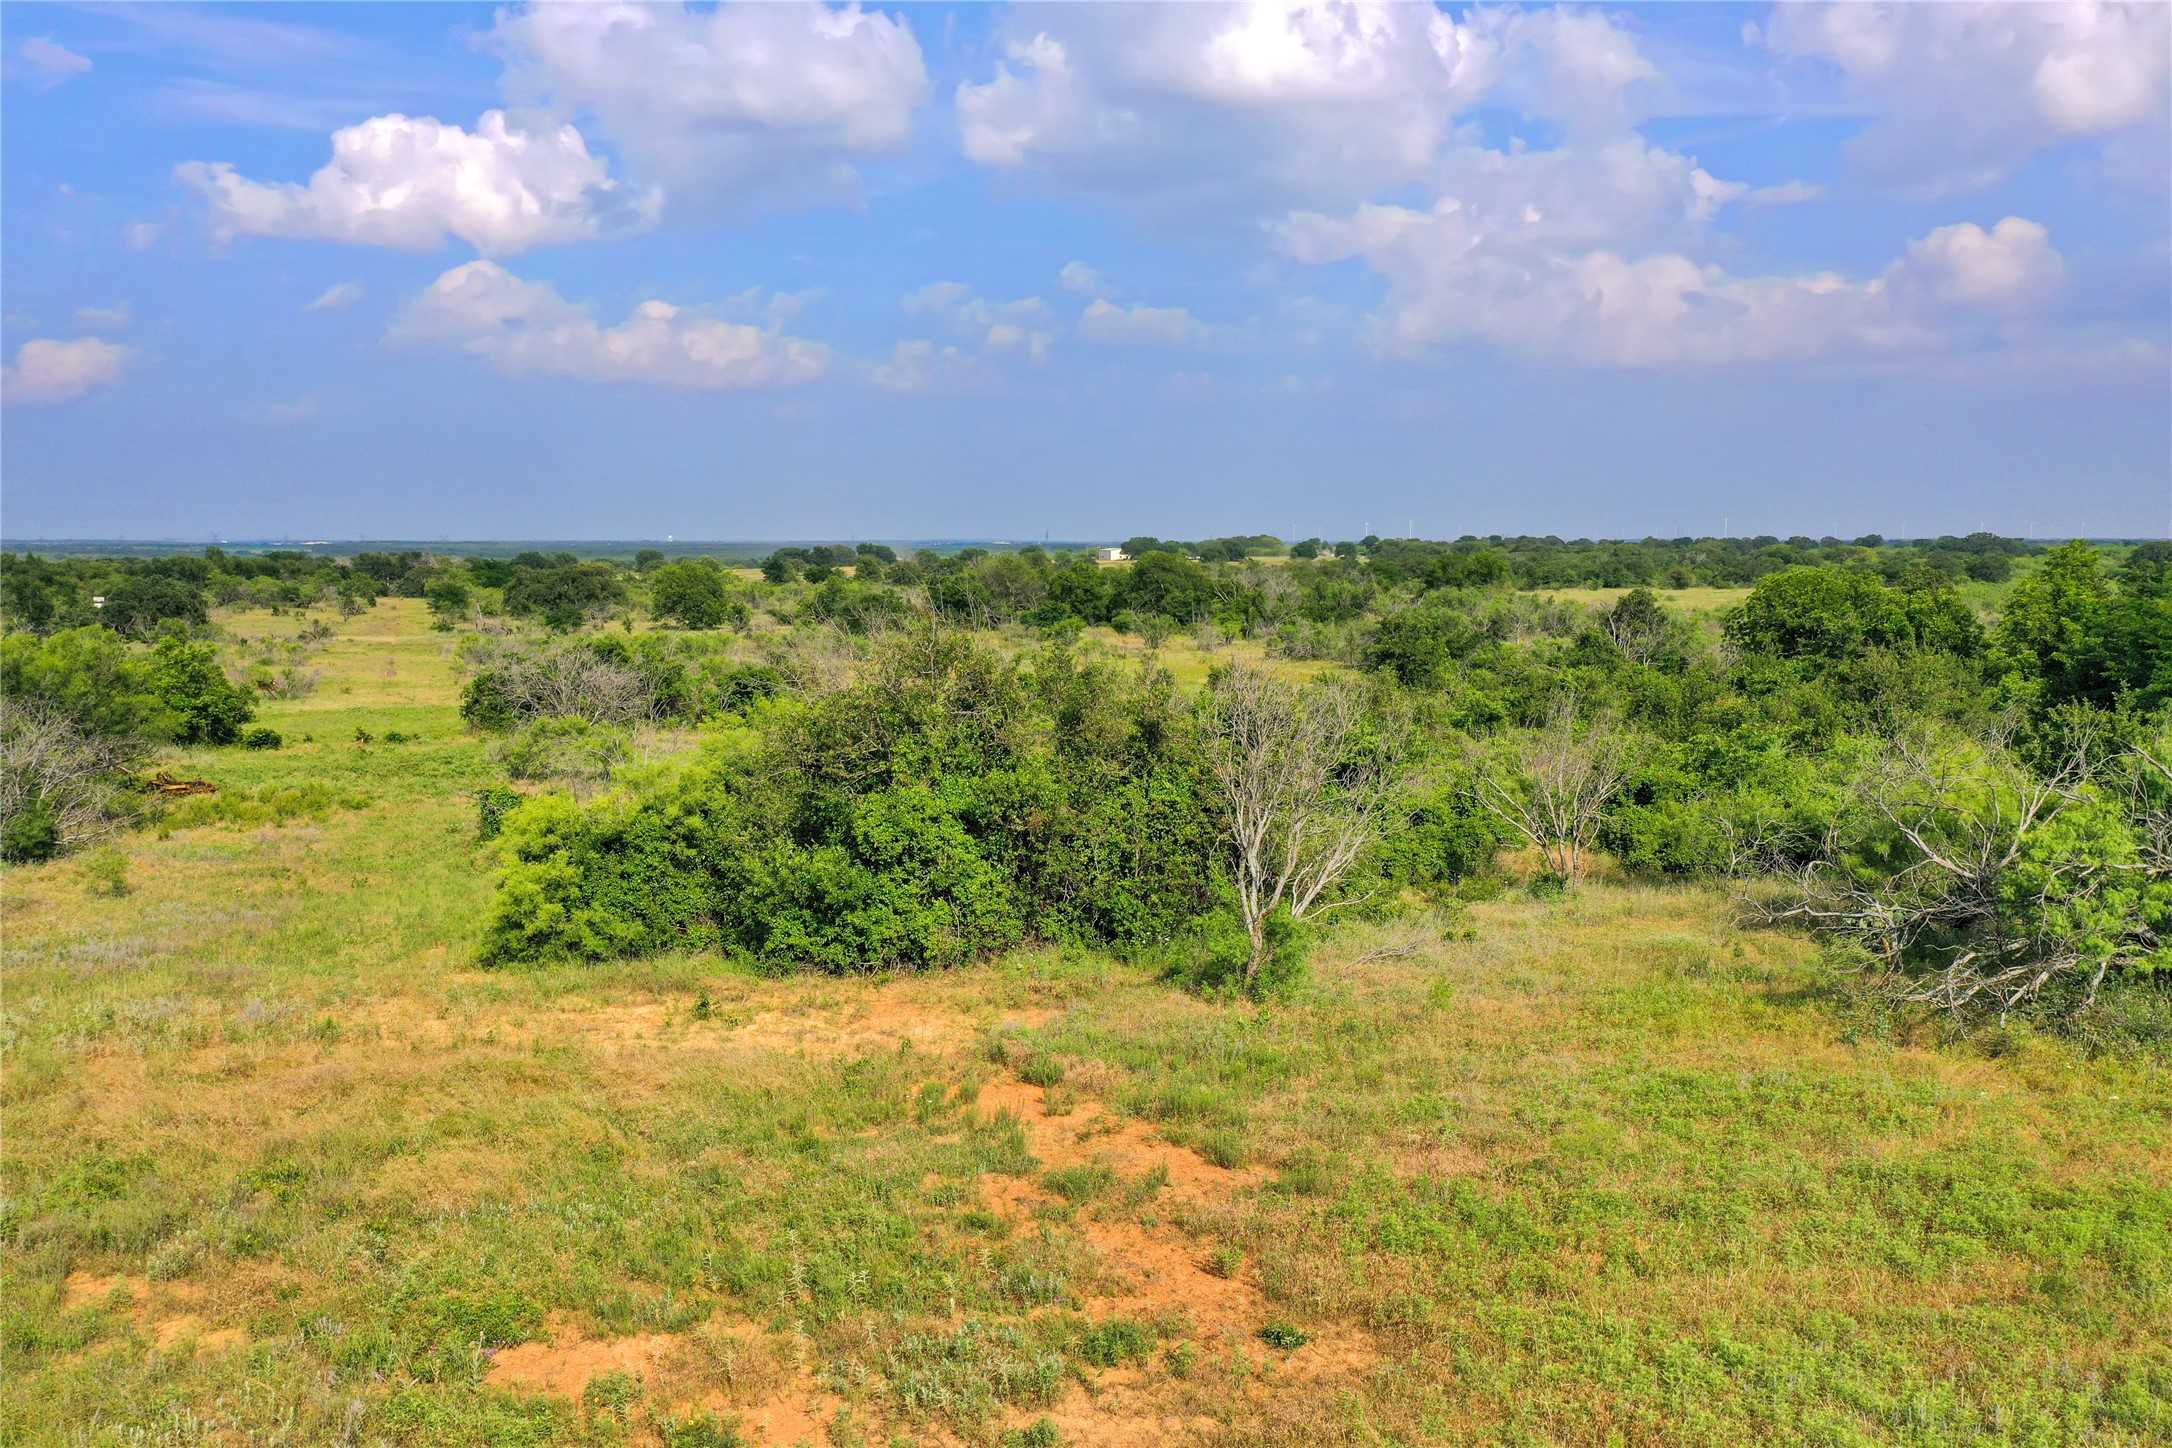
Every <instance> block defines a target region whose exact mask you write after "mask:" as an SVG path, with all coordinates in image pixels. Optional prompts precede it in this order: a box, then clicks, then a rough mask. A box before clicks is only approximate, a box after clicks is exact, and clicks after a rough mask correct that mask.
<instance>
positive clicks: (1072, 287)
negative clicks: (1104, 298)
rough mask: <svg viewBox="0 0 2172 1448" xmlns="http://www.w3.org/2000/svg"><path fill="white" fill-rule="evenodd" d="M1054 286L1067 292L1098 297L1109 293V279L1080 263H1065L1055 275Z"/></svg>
mask: <svg viewBox="0 0 2172 1448" xmlns="http://www.w3.org/2000/svg"><path fill="white" fill-rule="evenodd" d="M1056 284H1057V285H1058V286H1060V287H1062V288H1063V289H1064V290H1065V291H1067V292H1080V293H1083V294H1085V295H1086V296H1089V297H1091V296H1100V295H1102V294H1104V293H1106V292H1108V291H1109V289H1110V288H1109V279H1108V278H1107V277H1105V276H1103V275H1101V273H1099V272H1097V271H1095V270H1094V269H1093V268H1092V267H1090V266H1088V265H1086V263H1084V262H1082V261H1067V262H1065V263H1064V264H1063V270H1062V271H1060V272H1057V273H1056Z"/></svg>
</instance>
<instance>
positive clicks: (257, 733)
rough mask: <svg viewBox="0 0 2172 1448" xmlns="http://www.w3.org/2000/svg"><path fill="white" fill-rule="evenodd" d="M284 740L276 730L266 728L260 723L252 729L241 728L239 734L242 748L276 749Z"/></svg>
mask: <svg viewBox="0 0 2172 1448" xmlns="http://www.w3.org/2000/svg"><path fill="white" fill-rule="evenodd" d="M285 742H286V741H285V740H283V739H281V738H280V737H279V731H278V730H276V729H271V728H267V727H265V726H264V725H262V724H259V725H257V726H256V727H255V728H254V729H245V730H243V731H242V735H241V747H242V748H244V749H277V748H278V747H279V746H280V745H281V744H283V743H285Z"/></svg>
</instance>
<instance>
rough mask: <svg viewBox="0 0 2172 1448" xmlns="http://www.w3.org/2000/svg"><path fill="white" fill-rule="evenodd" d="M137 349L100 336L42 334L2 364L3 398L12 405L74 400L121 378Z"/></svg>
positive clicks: (33, 405)
mask: <svg viewBox="0 0 2172 1448" xmlns="http://www.w3.org/2000/svg"><path fill="white" fill-rule="evenodd" d="M132 355H133V353H132V352H131V350H130V349H129V348H127V347H123V346H120V345H119V344H117V343H113V342H106V341H102V340H100V339H99V338H97V337H78V338H76V339H75V340H74V341H72V342H61V341H56V340H54V339H53V338H50V337H40V338H37V339H36V340H35V341H30V342H25V343H23V345H22V346H20V347H18V348H16V350H15V361H14V362H13V363H12V364H10V365H9V366H7V367H5V368H0V398H5V400H6V402H7V404H8V406H10V407H49V406H52V405H53V404H55V403H61V402H73V401H75V400H76V399H77V398H79V397H82V396H84V395H85V394H87V393H90V392H95V391H96V390H97V389H99V388H101V387H109V386H111V385H112V384H114V383H116V382H118V381H120V380H121V373H122V371H123V370H124V369H125V368H126V367H127V365H128V359H129V358H130V356H132Z"/></svg>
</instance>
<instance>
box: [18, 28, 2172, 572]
mask: <svg viewBox="0 0 2172 1448" xmlns="http://www.w3.org/2000/svg"><path fill="white" fill-rule="evenodd" d="M0 56H4V59H0V200H4V206H0V361H4V365H5V372H4V375H0V397H4V401H5V411H4V413H0V533H4V534H5V536H6V537H7V538H8V539H10V540H24V539H35V538H63V537H72V538H83V537H95V538H172V539H184V540H199V539H200V540H207V541H208V540H212V539H216V538H222V537H225V538H277V537H295V538H305V537H313V538H353V537H399V538H413V539H430V538H440V537H443V538H558V539H565V538H633V537H664V536H667V535H670V536H676V537H679V538H687V539H693V538H706V539H717V538H732V539H761V538H809V537H841V538H894V539H910V538H934V537H985V538H1015V539H1025V538H1038V537H1042V536H1052V537H1055V538H1058V539H1088V538H1105V537H1107V538H1121V537H1125V536H1129V535H1132V534H1138V533H1151V534H1156V535H1159V536H1163V537H1202V536H1211V535H1220V534H1228V533H1239V532H1245V533H1249V532H1260V531H1264V532H1273V533H1278V534H1281V535H1284V536H1287V537H1304V536H1311V535H1318V536H1324V537H1347V536H1352V535H1361V534H1364V533H1381V534H1384V535H1399V534H1406V533H1411V534H1417V535H1420V536H1426V537H1455V536H1459V535H1462V534H1467V533H1475V534H1488V533H1531V534H1548V533H1552V534H1558V535H1560V536H1563V537H1641V536H1647V535H1659V536H1670V537H1671V536H1679V535H1684V534H1717V533H1723V532H1725V533H1733V534H1738V535H1754V534H1760V533H1772V534H1777V535H1781V536H1786V535H1790V534H1795V533H1807V534H1810V535H1812V536H1820V535H1825V534H1837V535H1840V536H1854V535H1856V534H1860V533H1865V532H1872V531H1876V532H1880V533H1884V534H1886V535H1888V536H1895V537H1905V536H1920V535H1924V534H1931V533H1941V532H1967V531H1972V530H1975V529H1978V528H1988V529H1993V530H1996V531H1999V532H2004V533H2010V534H2026V535H2029V536H2038V537H2049V536H2083V535H2085V536H2096V537H2110V536H2142V537H2163V536H2166V534H2167V532H2168V530H2172V7H2167V6H2165V5H2138V6H2132V7H2129V6H2122V5H2110V4H2074V5H2058V6H2033V5H2010V4H1988V5H1978V4H1913V5H1911V4H1902V5H1872V4H1846V5H1838V6H1826V5H1808V4H1804V5H1798V4H1782V5H1779V6H1772V5H1754V6H1701V5H1655V6H1632V7H1615V6H1597V7H1588V8H1586V7H1578V8H1562V7H1516V6H1499V7H1496V6H1470V7H1453V6H1448V7H1434V6H1428V5H1371V4H1349V5H1288V4H1257V5H1235V6H1224V5H1205V4H1194V5H1164V6H1130V5H1121V4H1108V5H1091V6H1066V5H1033V6H1019V7H1003V6H988V7H977V6H976V7H948V6H912V7H905V8H879V7H870V6H831V5H823V4H775V5H742V4H727V5H722V6H715V7H710V6H702V7H679V6H669V5H657V6H641V5H628V4H612V5H576V4H553V5H544V6H538V7H534V8H522V7H520V6H517V5H507V6H496V7H494V6H451V5H442V6H441V5H422V4H412V5H391V4H386V5H358V6H342V5H277V6H222V7H199V6H190V5H178V4H162V5H150V6H142V7H135V6H121V5H95V6H94V5H83V6H62V5H50V4H40V5H21V4H6V5H0Z"/></svg>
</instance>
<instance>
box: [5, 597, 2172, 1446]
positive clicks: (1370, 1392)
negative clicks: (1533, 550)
mask: <svg viewBox="0 0 2172 1448" xmlns="http://www.w3.org/2000/svg"><path fill="white" fill-rule="evenodd" d="M226 622H227V623H228V626H229V627H230V628H232V629H234V630H235V631H236V632H238V633H240V634H243V635H247V636H259V635H266V634H278V635H290V634H292V633H294V632H295V631H296V630H297V629H298V627H299V622H298V621H297V620H294V619H292V618H269V617H267V616H264V615H252V616H247V617H242V618H236V619H229V620H226ZM1172 647H1174V646H1172ZM308 665H309V667H311V668H314V669H316V670H317V671H319V673H320V675H321V682H320V684H319V686H318V688H317V689H316V691H315V692H314V693H313V694H312V695H310V696H309V697H307V698H304V699H299V700H295V701H291V702H274V703H270V704H268V705H266V706H265V708H264V710H263V719H264V721H265V722H267V723H269V724H271V725H272V726H273V727H275V728H277V729H279V730H280V731H281V732H282V734H284V735H285V736H286V740H287V744H286V747H284V748H282V749H280V750H278V751H275V752H247V751H241V750H217V751H209V750H206V751H192V752H182V753H178V754H176V755H174V756H172V757H170V758H168V759H166V760H164V761H162V764H163V766H164V767H167V768H170V769H171V770H172V771H173V772H174V773H176V774H178V775H187V776H201V777H204V778H208V779H210V780H212V781H214V782H215V783H217V785H218V786H219V788H220V793H219V795H218V796H216V797H213V800H211V801H192V802H191V807H193V808H194V809H195V810H196V815H195V816H194V817H195V818H197V819H199V820H200V821H201V822H199V823H197V824H195V825H193V826H192V827H187V828H174V829H172V830H170V831H167V832H164V833H161V832H157V831H145V832H140V833H137V834H134V835H131V836H127V837H125V838H124V839H123V840H122V841H121V842H120V843H119V845H118V847H117V848H118V852H119V855H120V869H119V872H118V878H119V879H120V880H121V881H122V882H124V883H125V893H120V894H115V893H111V891H112V888H113V883H114V880H115V878H116V877H115V872H114V871H113V869H112V868H111V865H110V864H107V865H103V866H98V867H94V866H93V863H92V862H90V861H88V860H84V859H75V860H63V861H60V862H56V863H53V864H49V865H43V866H36V867H27V868H20V869H14V870H10V871H8V872H6V873H5V875H0V924H4V927H5V942H4V948H5V979H4V984H5V999H4V1016H0V1044H4V1047H5V1052H6V1071H5V1077H4V1081H0V1108H4V1111H5V1125H6V1131H5V1142H4V1169H5V1177H4V1206H0V1214H4V1227H5V1230H4V1234H0V1241H4V1244H5V1256H4V1273H5V1276H4V1281H0V1298H4V1302H5V1308H4V1311H5V1319H4V1329H5V1337H4V1344H0V1345H4V1350H5V1364H4V1368H5V1397H4V1410H0V1441H5V1442H7V1443H9V1444H17V1443H21V1444H47V1443H53V1444H61V1443H67V1444H75V1443H99V1444H104V1443H114V1444H123V1443H127V1444H135V1443H173V1444H184V1443H185V1444H194V1443H252V1444H254V1443H267V1444H324V1443H354V1444H384V1443H399V1444H410V1443H412V1444H425V1443H429V1444H435V1443H455V1444H460V1443H466V1444H478V1445H481V1444H492V1445H496V1444H545V1443H549V1444H556V1443H568V1444H570V1443H599V1444H615V1443H643V1444H654V1443H667V1444H672V1445H678V1448H691V1445H716V1444H724V1443H731V1442H743V1443H749V1444H759V1443H767V1444H781V1443H790V1442H799V1441H806V1442H814V1443H831V1444H887V1443H896V1442H903V1443H967V1444H994V1443H998V1442H1005V1441H1008V1442H1011V1443H1019V1444H1028V1443H1030V1444H1037V1445H1045V1444H1047V1443H1053V1442H1062V1443H1071V1444H1119V1443H1124V1444H1152V1443H1163V1442H1181V1441H1189V1440H1198V1441H1204V1442H1226V1443H1277V1444H1292V1445H1295V1444H1315V1443H1354V1444H1355V1443H1363V1444H1418V1443H1440V1444H1451V1443H1467V1442H1484V1443H1503V1444H1555V1443H1560V1444H1593V1445H1600V1444H1615V1443H1625V1444H1637V1443H1649V1444H1662V1443H1664V1444H1683V1443H1687V1444H1741V1443H1802V1444H1856V1443H1902V1444H1926V1445H1927V1444H2066V1443H2088V1444H2106V1445H2142V1444H2153V1443H2162V1442H2165V1441H2168V1439H2172V1333H2168V1332H2167V1331H2166V1324H2167V1322H2168V1321H2172V1091H2168V1090H2167V1081H2166V1075H2165V1072H2164V1069H2163V1067H2162V1066H2161V1065H2160V1064H2155V1063H2150V1062H2123V1061H2117V1060H2087V1059H2084V1058H2082V1057H2081V1056H2079V1055H2077V1054H2076V1053H2075V1052H2073V1051H2072V1050H2071V1049H2070V1048H2068V1047H2066V1046H2063V1045H2060V1044H2057V1043H2054V1042H2050V1041H2047V1040H2044V1039H2041V1038H2038V1037H2035V1036H2032V1035H2028V1034H2026V1033H2010V1034H2001V1035H1997V1036H1995V1037H1992V1038H1990V1039H1988V1040H1979V1041H1976V1042H1974V1043H1971V1044H1968V1045H1965V1046H1956V1045H1940V1044H1939V1043H1937V1042H1935V1041H1931V1040H1926V1039H1916V1038H1911V1037H1910V1036H1908V1035H1907V1034H1905V1033H1896V1032H1895V1031H1894V1030H1893V1029H1891V1028H1890V1027H1889V1026H1887V1025H1886V1023H1884V1022H1882V1021H1881V1020H1880V1019H1879V1018H1877V1017H1876V1016H1875V1015H1873V1014H1871V1013H1868V1012H1865V1011H1861V1010H1858V1009H1856V1008H1853V1007H1850V1006H1849V1005H1848V1004H1847V1003H1846V1001H1845V999H1844V997H1843V996H1841V995H1839V994H1838V993H1836V992H1835V991H1834V990H1833V989H1831V988H1830V987H1829V986H1828V984H1827V983H1826V982H1825V980H1824V979H1823V978H1822V976H1821V975H1820V972H1819V970H1818V968H1817V964H1816V959H1815V955H1814V952H1813V951H1812V949H1811V948H1810V947H1809V946H1808V945H1807V944H1806V943H1804V942H1802V941H1800V940H1797V939H1795V938H1792V937H1789V936H1785V935H1778V934H1772V933H1761V932H1759V933H1753V932H1745V931H1743V930H1741V929H1739V928H1737V927H1736V926H1735V925H1734V924H1733V923H1731V919H1730V912H1729V908H1728V905H1727V903H1726V901H1724V900H1723V899H1722V898H1720V897H1718V896H1717V895H1714V894H1711V893H1707V892H1704V891H1701V890H1695V889H1674V888H1659V887H1651V886H1643V885H1637V884H1632V883H1626V882H1621V881H1609V880H1605V879H1601V880H1600V881H1598V882H1596V883H1594V884H1592V885H1591V886H1589V887H1588V888H1586V889H1585V890H1583V891H1582V892H1580V893H1579V894H1578V895H1576V896H1574V897H1572V898H1570V899H1568V900H1566V901H1559V900H1552V901H1541V900H1535V899H1532V898H1529V897H1528V896H1526V895H1525V894H1524V893H1522V892H1521V891H1511V892H1509V893H1507V894H1504V895H1503V896H1501V897H1500V898H1499V899H1496V900H1493V901H1490V902H1486V903H1481V904H1478V905H1475V906H1473V907H1471V908H1470V911H1469V913H1468V916H1467V917H1466V918H1455V919H1450V918H1446V917H1424V918H1420V919H1416V920H1410V921H1404V922H1401V923H1398V924H1395V925H1392V926H1364V927H1352V928H1351V929H1350V930H1348V931H1347V932H1346V933H1345V934H1344V935H1343V936H1341V937H1338V938H1337V939H1335V940H1333V941H1332V942H1331V943H1330V945H1329V946H1328V947H1327V948H1326V949H1325V950H1323V952H1322V953H1321V956H1320V958H1319V959H1318V960H1317V962H1316V968H1315V972H1314V979H1313V983H1312V984H1311V985H1310V986H1309V987H1308V988H1307V989H1306V990H1305V991H1304V992H1303V993H1302V994H1301V995H1300V996H1299V997H1298V998H1297V999H1295V1000H1294V1001H1291V1002H1289V1003H1286V1004H1280V1005H1276V1006H1273V1007H1268V1008H1261V1007H1256V1006H1251V1005H1246V1004H1241V1003H1222V1002H1213V1001H1205V1000H1201V999H1197V998H1194V997H1190V996H1186V995H1183V994H1181V993H1178V992H1176V991H1173V990H1172V989H1170V988H1169V987H1167V986H1165V985H1163V984H1161V983H1159V982H1156V981H1154V980H1152V979H1149V978H1147V977H1146V976H1144V975H1143V974H1141V973H1140V972H1138V971H1136V970H1134V969H1131V968H1129V967H1126V966H1123V965H1121V964H1118V963H1116V962H1113V961H1110V960H1108V959H1106V958H1103V957H1100V956H1096V955H1091V954H1081V953H1065V952H1058V951H1027V952H1022V953H1019V954H1017V955H1014V956H1011V957H1008V958H1005V959H1002V960H999V961H995V962H992V963H989V964H986V965H983V966H979V967H975V968H972V969H968V970H960V971H956V972H951V973H947V974H941V975H929V976H924V977H915V978H902V979H827V978H792V979H768V978H760V977H755V976H750V975H746V974H740V973H734V972H730V971H727V970H725V969H723V968H722V967H721V966H720V965H719V964H718V962H716V961H715V960H712V959H702V958H693V957H681V958H666V959H657V960H647V961H637V962H627V963H624V964H620V965H615V966H609V967H600V968H562V969H549V970H539V971H522V972H486V971H481V970H478V969H476V968H475V967H474V965H473V963H472V956H473V951H474V946H475V943H476V940H477V935H478V928H479V920H480V916H481V913H482V910H483V907H484V904H485V901H486V899H487V898H488V894H489V876H488V870H489V859H488V854H487V851H486V850H485V849H484V848H483V847H480V846H478V845H477V844H476V843H475V810H474V805H473V801H472V799H471V798H470V796H469V792H470V791H472V790H474V789H475V788H477V787H479V786H481V785H482V784H484V783H487V782H489V781H490V780H491V779H492V769H491V766H490V765H489V762H488V759H487V755H486V751H485V749H484V747H483V745H482V744H481V743H480V742H478V741H477V740H476V739H475V738H474V737H473V736H471V735H469V734H467V733H466V732H464V731H463V729H462V728H461V725H460V721H459V719H458V717H457V714H456V712H455V707H454V704H455V699H456V676H455V672H454V668H453V661H452V639H451V638H450V636H447V635H443V634H436V633H432V632H431V631H430V630H429V628H428V627H427V622H426V618H425V615H424V613H423V611H422V608H421V605H420V604H419V603H415V602H412V601H394V600H387V601H384V602H381V603H379V604H378V606H377V608H376V609H375V610H374V611H372V612H370V613H367V614H364V615H362V616H361V617H359V618H357V619H354V620H351V621H348V622H345V623H343V624H340V625H339V633H338V636H337V637H336V638H335V639H333V640H332V641H330V642H329V643H327V644H325V645H323V646H322V647H321V648H320V649H318V650H317V651H316V652H315V653H314V655H313V656H312V657H311V659H310V660H309V661H308ZM1204 666H1205V664H1204V661H1203V660H1202V661H1199V663H1198V667H1197V669H1191V668H1190V666H1189V665H1186V669H1187V671H1189V672H1203V669H1204ZM357 731H363V732H365V733H367V734H368V735H369V736H370V741H371V742H368V743H363V742H360V741H359V739H358V737H357ZM392 733H399V734H402V735H405V736H410V737H409V738H407V739H406V740H405V741H404V742H399V743H388V742H386V736H387V735H389V734H392Z"/></svg>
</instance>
